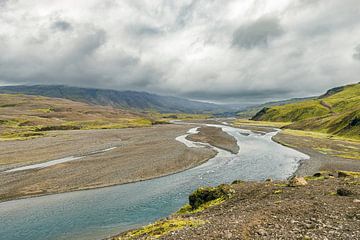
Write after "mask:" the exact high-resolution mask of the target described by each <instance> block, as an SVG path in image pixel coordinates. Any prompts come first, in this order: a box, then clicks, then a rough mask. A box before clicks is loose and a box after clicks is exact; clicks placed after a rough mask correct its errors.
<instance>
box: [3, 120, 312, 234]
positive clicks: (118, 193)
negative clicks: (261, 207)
mask: <svg viewBox="0 0 360 240" xmlns="http://www.w3.org/2000/svg"><path fill="white" fill-rule="evenodd" d="M216 126H218V127H221V128H222V129H223V130H224V131H226V132H227V133H229V134H230V135H232V136H234V137H235V138H236V139H237V141H238V144H239V147H240V152H239V153H238V154H231V153H229V152H227V151H223V150H220V149H217V151H218V152H219V153H218V154H217V156H216V157H214V158H212V159H210V160H209V161H208V162H206V163H204V164H202V165H200V166H198V167H195V168H192V169H190V170H187V171H184V172H181V173H178V174H174V175H170V176H166V177H161V178H157V179H153V180H148V181H143V182H137V183H131V184H125V185H118V186H112V187H106V188H100V189H94V190H87V191H78V192H70V193H62V194H55V195H49V196H43V197H36V198H28V199H22V200H15V201H9V202H3V203H0V239H1V240H23V239H27V240H43V239H44V240H45V239H46V240H52V239H54V240H58V239H80V240H82V239H86V240H92V239H102V238H105V237H108V236H111V235H114V234H116V233H118V232H121V231H125V230H127V229H130V228H134V227H138V226H141V225H144V224H147V223H150V222H152V221H154V220H156V219H159V218H162V217H165V216H167V215H169V214H171V213H173V212H174V211H176V210H177V209H179V208H180V207H181V206H182V205H183V204H185V203H186V202H187V197H188V195H189V194H190V193H191V192H192V191H193V190H195V189H196V188H198V187H200V186H204V185H218V184H221V183H226V182H232V181H233V180H235V179H242V180H264V179H266V178H272V179H285V178H287V177H289V176H291V175H292V174H293V173H294V171H295V170H296V168H297V167H298V164H299V161H300V160H303V159H307V158H308V156H307V155H305V154H302V153H300V152H298V151H295V150H293V149H290V148H287V147H284V146H282V145H280V144H277V143H275V142H273V141H272V140H271V137H272V136H273V135H274V134H276V133H275V132H274V133H269V134H266V135H260V134H256V133H253V132H251V131H248V130H242V129H238V128H232V127H230V126H223V125H216ZM191 131H192V132H195V131H196V129H192V130H191ZM177 140H178V141H181V142H183V143H184V144H186V145H187V146H188V147H201V145H199V144H196V143H193V142H190V141H187V140H186V139H185V136H179V137H178V138H177Z"/></svg>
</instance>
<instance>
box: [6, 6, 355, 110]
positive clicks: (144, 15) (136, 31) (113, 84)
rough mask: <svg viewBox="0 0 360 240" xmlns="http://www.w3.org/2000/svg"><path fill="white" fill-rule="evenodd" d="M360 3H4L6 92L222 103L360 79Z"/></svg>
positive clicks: (315, 90)
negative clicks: (83, 90) (139, 94)
mask: <svg viewBox="0 0 360 240" xmlns="http://www.w3.org/2000/svg"><path fill="white" fill-rule="evenodd" d="M359 16H360V2H359V0H342V1H339V0H276V1H274V0H237V1H236V0H182V1H178V0H148V1H145V0H142V1H140V0H76V1H74V0H61V1H49V0H37V1H28V0H0V85H17V84H65V85H70V86H81V87H93V88H107V89H116V90H140V91H148V92H153V93H158V94H163V95H175V96H181V97H186V98H190V99H197V100H203V101H211V102H221V103H239V104H241V103H259V102H265V101H269V100H278V99H286V98H292V97H304V96H313V95H318V94H321V93H323V92H324V91H325V90H327V89H329V88H332V87H335V86H340V85H345V84H349V83H355V82H359V81H360V78H359V76H360V20H359Z"/></svg>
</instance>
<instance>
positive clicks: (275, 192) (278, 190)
mask: <svg viewBox="0 0 360 240" xmlns="http://www.w3.org/2000/svg"><path fill="white" fill-rule="evenodd" d="M281 193H283V190H281V189H277V190H274V191H273V194H281Z"/></svg>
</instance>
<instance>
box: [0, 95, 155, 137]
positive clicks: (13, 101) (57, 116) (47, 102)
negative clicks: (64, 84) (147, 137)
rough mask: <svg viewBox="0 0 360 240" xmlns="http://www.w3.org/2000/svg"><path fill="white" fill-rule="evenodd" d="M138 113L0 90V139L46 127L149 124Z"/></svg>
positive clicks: (31, 133) (37, 133)
mask: <svg viewBox="0 0 360 240" xmlns="http://www.w3.org/2000/svg"><path fill="white" fill-rule="evenodd" d="M152 124H153V120H151V119H149V118H148V117H147V116H144V115H142V114H138V113H133V112H131V111H128V110H124V109H119V108H113V107H109V106H99V105H90V104H86V103H82V102H75V101H71V100H67V99H61V98H49V97H40V96H30V95H22V94H0V140H3V139H4V140H9V139H12V140H13V139H26V138H32V137H36V136H42V135H44V134H45V132H46V131H50V130H75V129H109V128H125V127H144V126H151V125H152Z"/></svg>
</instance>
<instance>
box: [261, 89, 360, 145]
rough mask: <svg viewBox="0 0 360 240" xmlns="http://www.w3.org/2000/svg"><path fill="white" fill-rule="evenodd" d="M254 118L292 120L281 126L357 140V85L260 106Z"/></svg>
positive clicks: (359, 100) (359, 110) (359, 137)
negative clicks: (292, 101) (272, 105)
mask: <svg viewBox="0 0 360 240" xmlns="http://www.w3.org/2000/svg"><path fill="white" fill-rule="evenodd" d="M254 120H257V121H270V122H292V124H289V125H287V126H284V127H285V128H290V129H295V130H307V131H315V132H319V133H324V134H331V135H335V136H341V137H344V138H350V139H356V140H360V84H359V83H358V84H352V85H348V86H344V87H342V88H340V90H339V91H337V92H333V93H332V94H328V95H326V96H323V97H321V98H318V99H314V100H306V101H301V102H297V103H291V104H285V105H282V106H274V107H270V108H268V109H263V110H262V111H260V112H258V114H256V115H255V116H254Z"/></svg>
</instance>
